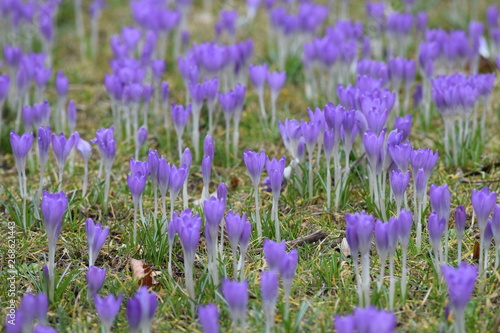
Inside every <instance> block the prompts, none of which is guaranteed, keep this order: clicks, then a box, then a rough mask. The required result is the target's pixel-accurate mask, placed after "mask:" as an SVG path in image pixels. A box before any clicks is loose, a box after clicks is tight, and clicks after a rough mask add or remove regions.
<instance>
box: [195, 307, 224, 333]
mask: <svg viewBox="0 0 500 333" xmlns="http://www.w3.org/2000/svg"><path fill="white" fill-rule="evenodd" d="M198 320H199V321H200V324H201V327H202V329H203V333H219V311H218V310H217V305H215V304H213V303H209V304H207V305H205V306H201V305H200V306H199V307H198Z"/></svg>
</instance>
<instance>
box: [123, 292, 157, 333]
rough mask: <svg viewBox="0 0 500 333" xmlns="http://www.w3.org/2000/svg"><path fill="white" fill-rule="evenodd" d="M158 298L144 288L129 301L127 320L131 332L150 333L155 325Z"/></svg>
mask: <svg viewBox="0 0 500 333" xmlns="http://www.w3.org/2000/svg"><path fill="white" fill-rule="evenodd" d="M157 306H158V298H157V296H156V294H155V293H154V292H148V288H147V287H145V286H143V287H141V288H140V289H139V290H138V291H137V293H136V294H135V295H134V296H133V297H132V298H130V299H129V300H128V301H127V319H128V324H129V327H130V332H133V333H137V332H140V331H142V332H149V331H150V330H151V325H152V323H153V318H154V316H155V312H156V308H157Z"/></svg>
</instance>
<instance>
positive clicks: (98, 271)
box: [87, 266, 106, 297]
mask: <svg viewBox="0 0 500 333" xmlns="http://www.w3.org/2000/svg"><path fill="white" fill-rule="evenodd" d="M105 279H106V268H99V267H96V266H90V267H89V270H88V271H87V286H88V295H89V297H94V295H96V294H97V292H98V291H99V289H101V287H102V286H103V284H104V280H105Z"/></svg>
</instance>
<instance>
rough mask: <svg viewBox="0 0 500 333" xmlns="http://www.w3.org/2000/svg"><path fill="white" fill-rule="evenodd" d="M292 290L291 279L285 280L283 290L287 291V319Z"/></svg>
mask: <svg viewBox="0 0 500 333" xmlns="http://www.w3.org/2000/svg"><path fill="white" fill-rule="evenodd" d="M291 290H292V284H291V281H286V280H283V291H284V292H285V316H284V318H285V320H286V321H288V317H289V314H290V292H291Z"/></svg>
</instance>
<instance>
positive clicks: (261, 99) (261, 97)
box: [257, 88, 267, 120]
mask: <svg viewBox="0 0 500 333" xmlns="http://www.w3.org/2000/svg"><path fill="white" fill-rule="evenodd" d="M257 95H258V96H259V106H260V113H261V114H262V118H263V119H264V120H267V113H266V108H265V107H264V88H261V89H259V90H258V91H257Z"/></svg>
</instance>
